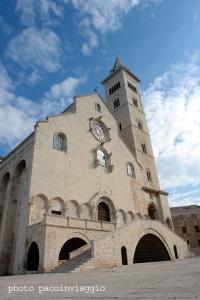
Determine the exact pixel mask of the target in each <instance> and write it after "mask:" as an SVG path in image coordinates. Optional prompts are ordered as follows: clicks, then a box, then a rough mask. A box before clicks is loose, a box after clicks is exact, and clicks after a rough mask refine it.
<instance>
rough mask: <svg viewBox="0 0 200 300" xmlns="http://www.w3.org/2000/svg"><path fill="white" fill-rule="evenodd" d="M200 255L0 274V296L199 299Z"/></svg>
mask: <svg viewBox="0 0 200 300" xmlns="http://www.w3.org/2000/svg"><path fill="white" fill-rule="evenodd" d="M199 266H200V258H199V257H198V258H191V259H185V260H176V261H169V262H157V263H145V264H135V265H130V266H123V267H119V268H113V269H104V270H98V271H88V272H81V273H71V274H69V273H68V274H53V273H51V274H37V275H24V276H6V277H0V299H1V300H12V299H21V300H27V299H52V300H54V299H64V298H65V299H74V300H75V299H77V300H78V299H82V298H83V299H99V300H100V299H113V300H114V299H120V300H125V299H141V300H151V299H152V300H174V299H177V300H192V299H200V285H199V279H200V271H199ZM13 285H16V286H24V285H26V286H27V287H33V288H34V292H13V293H8V287H11V288H12V287H13ZM97 285H98V287H102V286H105V291H104V292H95V293H91V292H90V293H86V292H83V291H82V292H66V291H63V292H59V291H57V292H55V291H54V292H51V291H46V292H45V291H43V292H41V293H39V287H41V286H42V287H43V289H44V287H45V286H47V287H61V286H62V287H63V289H64V287H65V286H78V288H79V289H80V287H81V286H90V287H91V286H95V287H96V286H97Z"/></svg>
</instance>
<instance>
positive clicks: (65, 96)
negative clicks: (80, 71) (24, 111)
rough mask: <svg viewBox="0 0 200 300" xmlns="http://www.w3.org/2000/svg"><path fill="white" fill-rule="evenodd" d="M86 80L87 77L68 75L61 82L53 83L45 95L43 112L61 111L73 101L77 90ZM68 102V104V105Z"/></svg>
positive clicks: (42, 105)
mask: <svg viewBox="0 0 200 300" xmlns="http://www.w3.org/2000/svg"><path fill="white" fill-rule="evenodd" d="M85 81H86V77H84V76H83V77H82V78H75V77H68V78H66V79H65V80H63V81H62V82H60V83H57V84H54V85H52V87H51V88H50V90H49V91H47V92H46V93H45V95H44V98H43V100H42V103H41V114H42V115H45V114H51V113H55V112H61V111H62V110H63V109H64V108H65V107H66V106H67V105H68V104H70V103H71V102H72V101H73V99H72V98H73V96H75V95H74V94H75V91H76V89H77V87H78V86H79V85H80V84H83V83H84V82H85ZM66 104H67V105H66Z"/></svg>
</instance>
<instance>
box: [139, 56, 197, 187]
mask: <svg viewBox="0 0 200 300" xmlns="http://www.w3.org/2000/svg"><path fill="white" fill-rule="evenodd" d="M144 99H145V103H146V112H147V117H148V119H149V127H150V132H151V137H152V142H153V148H154V153H155V155H156V159H157V165H158V170H159V174H160V179H161V183H162V185H163V186H164V187H165V188H175V187H180V186H187V185H189V184H190V185H197V184H199V183H200V168H199V165H200V155H199V153H200V152H199V149H200V138H199V137H200V117H199V116H200V55H198V54H197V55H194V56H193V57H192V59H191V61H190V62H188V63H185V64H179V65H175V66H173V67H172V68H171V69H170V70H169V71H168V72H166V73H164V74H163V75H161V76H159V77H158V78H156V79H155V80H154V82H153V83H152V84H151V86H150V87H149V88H148V89H147V90H146V91H145V93H144Z"/></svg>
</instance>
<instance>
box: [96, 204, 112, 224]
mask: <svg viewBox="0 0 200 300" xmlns="http://www.w3.org/2000/svg"><path fill="white" fill-rule="evenodd" d="M98 220H99V221H107V222H110V211H109V207H108V205H107V204H106V203H104V202H100V203H99V205H98Z"/></svg>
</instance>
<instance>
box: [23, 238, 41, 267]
mask: <svg viewBox="0 0 200 300" xmlns="http://www.w3.org/2000/svg"><path fill="white" fill-rule="evenodd" d="M38 266H39V249H38V245H37V244H36V242H33V243H32V244H31V245H30V247H29V249H28V254H27V265H26V270H27V271H38Z"/></svg>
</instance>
